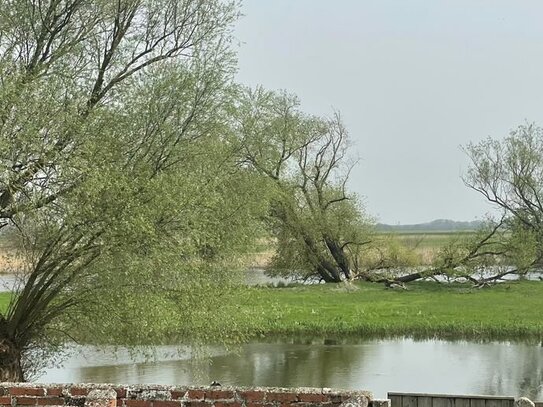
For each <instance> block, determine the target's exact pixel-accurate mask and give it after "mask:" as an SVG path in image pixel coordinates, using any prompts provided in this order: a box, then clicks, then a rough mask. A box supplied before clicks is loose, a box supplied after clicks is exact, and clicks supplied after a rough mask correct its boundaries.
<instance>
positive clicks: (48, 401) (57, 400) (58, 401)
mask: <svg viewBox="0 0 543 407" xmlns="http://www.w3.org/2000/svg"><path fill="white" fill-rule="evenodd" d="M38 405H39V406H62V405H64V398H63V397H40V398H38Z"/></svg>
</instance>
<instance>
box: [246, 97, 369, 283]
mask: <svg viewBox="0 0 543 407" xmlns="http://www.w3.org/2000/svg"><path fill="white" fill-rule="evenodd" d="M241 99H242V100H241V103H240V105H239V106H238V107H237V115H238V116H237V117H238V126H237V129H238V133H239V138H240V142H241V155H242V162H243V163H244V165H246V166H248V167H249V168H251V169H253V170H254V171H256V172H257V173H259V174H261V175H262V176H263V177H265V178H266V179H267V180H268V183H269V188H270V190H273V191H274V192H273V194H272V199H271V203H270V210H269V217H268V222H269V225H270V230H271V231H272V234H273V236H274V238H275V239H276V241H277V251H276V255H275V257H274V259H273V261H272V267H271V272H272V273H275V274H282V275H294V276H297V277H302V278H309V277H318V278H320V279H322V280H324V281H326V282H339V281H342V279H350V278H352V277H353V276H354V274H356V272H357V271H358V259H359V254H360V249H361V247H363V246H364V245H366V244H368V243H369V239H368V237H369V229H370V225H371V222H370V220H369V218H368V217H367V216H365V214H364V213H363V211H362V207H361V205H360V202H359V201H358V200H357V199H356V196H355V195H354V194H352V193H350V192H349V191H348V190H347V181H348V178H349V173H350V171H351V169H352V166H353V165H354V162H353V161H352V159H351V158H350V157H349V154H348V147H349V139H348V135H347V131H346V129H345V127H344V125H343V123H342V121H341V118H340V116H339V114H334V115H333V116H332V117H331V118H319V117H314V116H310V115H307V114H304V113H303V112H302V111H301V110H300V107H299V101H298V99H297V98H296V97H294V96H292V95H288V94H286V93H274V92H270V91H266V90H264V89H262V88H258V89H256V90H254V91H251V90H247V89H246V90H244V91H243V96H242V98H241Z"/></svg>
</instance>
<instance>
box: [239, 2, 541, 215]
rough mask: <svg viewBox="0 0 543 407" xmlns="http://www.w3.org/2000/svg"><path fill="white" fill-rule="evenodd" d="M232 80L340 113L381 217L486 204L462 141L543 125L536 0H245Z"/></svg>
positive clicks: (355, 183)
mask: <svg viewBox="0 0 543 407" xmlns="http://www.w3.org/2000/svg"><path fill="white" fill-rule="evenodd" d="M242 11H243V13H244V14H245V16H244V17H243V18H242V19H241V21H240V22H239V23H238V26H237V29H236V36H237V38H238V39H239V41H240V42H241V45H240V49H239V73H238V80H239V81H240V82H242V83H245V84H248V85H252V86H254V85H258V84H261V85H263V86H264V87H266V88H269V89H287V90H289V91H292V92H294V93H296V94H297V95H298V96H299V97H300V98H301V100H302V106H303V109H304V110H305V111H307V112H308V113H314V114H325V115H326V114H330V113H331V112H332V109H333V108H334V109H337V110H339V111H340V112H341V113H342V116H343V119H344V121H345V123H346V125H347V127H348V129H349V132H350V135H351V137H352V139H353V140H354V141H355V143H356V146H355V147H354V148H355V149H356V152H357V153H358V155H359V156H360V157H361V161H360V163H359V165H358V167H357V168H356V169H355V170H354V172H353V174H352V180H351V183H350V187H351V189H352V190H354V191H356V192H357V193H359V194H360V195H362V196H363V197H365V202H366V206H367V209H368V211H369V212H370V213H371V214H373V215H375V216H377V217H378V219H379V220H380V221H382V222H386V223H398V222H400V223H404V224H406V223H418V222H424V221H429V220H432V219H435V218H451V219H456V220H472V219H475V218H481V217H483V215H484V214H485V213H486V212H488V211H489V210H490V208H491V207H490V206H489V205H488V204H486V203H485V202H484V200H483V198H482V197H480V196H479V195H478V194H477V193H475V192H473V191H471V190H469V189H468V188H466V187H465V186H464V185H463V183H462V180H461V178H460V176H461V174H462V173H464V171H465V170H466V168H467V160H466V157H465V155H464V153H463V152H462V151H461V149H460V146H461V145H465V144H466V143H468V142H470V141H473V142H476V141H478V140H481V139H483V138H485V137H487V136H492V137H496V138H502V137H504V136H505V135H507V133H508V132H509V131H510V130H511V129H513V128H514V127H516V126H517V125H518V124H521V123H523V122H524V121H526V120H527V121H529V122H537V123H538V124H541V125H543V118H542V114H543V110H542V108H543V24H541V18H542V16H543V2H541V1H522V0H520V1H513V0H509V1H499V0H486V1H477V0H450V1H445V0H418V1H411V0H395V1H394V0H374V1H363V0H336V1H331V0H273V1H272V0H269V1H266V0H244V5H243V8H242Z"/></svg>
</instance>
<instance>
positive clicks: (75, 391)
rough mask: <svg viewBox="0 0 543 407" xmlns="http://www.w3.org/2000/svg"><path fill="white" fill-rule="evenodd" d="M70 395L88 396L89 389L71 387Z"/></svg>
mask: <svg viewBox="0 0 543 407" xmlns="http://www.w3.org/2000/svg"><path fill="white" fill-rule="evenodd" d="M70 394H71V395H72V396H86V395H87V394H89V389H85V388H83V387H71V388H70Z"/></svg>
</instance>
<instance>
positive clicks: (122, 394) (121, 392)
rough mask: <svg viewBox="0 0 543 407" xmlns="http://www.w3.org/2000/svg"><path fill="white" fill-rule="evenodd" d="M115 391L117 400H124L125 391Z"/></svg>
mask: <svg viewBox="0 0 543 407" xmlns="http://www.w3.org/2000/svg"><path fill="white" fill-rule="evenodd" d="M114 390H115V393H117V398H118V399H124V398H126V389H125V388H123V387H118V388H116V389H114Z"/></svg>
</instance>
